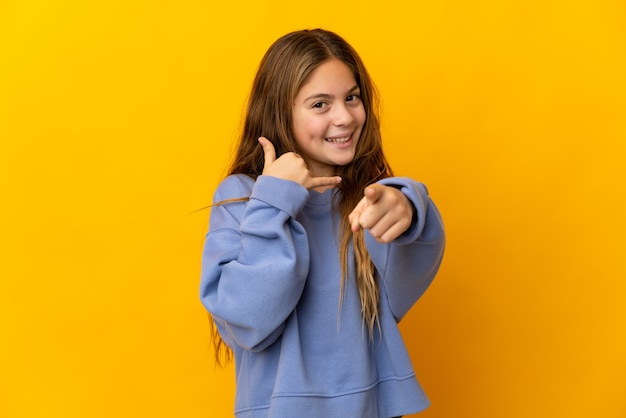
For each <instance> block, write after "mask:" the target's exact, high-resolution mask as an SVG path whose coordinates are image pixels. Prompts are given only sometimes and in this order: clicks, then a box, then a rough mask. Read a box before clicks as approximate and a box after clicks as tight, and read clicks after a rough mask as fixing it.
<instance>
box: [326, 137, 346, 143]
mask: <svg viewBox="0 0 626 418" xmlns="http://www.w3.org/2000/svg"><path fill="white" fill-rule="evenodd" d="M349 139H350V137H349V136H344V137H343V138H326V140H327V141H328V142H332V143H333V144H343V143H344V142H348V140H349Z"/></svg>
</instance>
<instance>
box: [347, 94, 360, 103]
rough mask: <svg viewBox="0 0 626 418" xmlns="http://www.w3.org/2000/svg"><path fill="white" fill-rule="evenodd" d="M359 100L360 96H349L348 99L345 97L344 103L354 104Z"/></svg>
mask: <svg viewBox="0 0 626 418" xmlns="http://www.w3.org/2000/svg"><path fill="white" fill-rule="evenodd" d="M359 99H360V96H359V95H358V94H351V95H349V96H348V97H346V102H356V101H357V100H359Z"/></svg>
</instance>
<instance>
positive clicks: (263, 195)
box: [200, 175, 444, 418]
mask: <svg viewBox="0 0 626 418" xmlns="http://www.w3.org/2000/svg"><path fill="white" fill-rule="evenodd" d="M380 183H382V184H385V185H389V186H394V187H397V188H399V189H400V190H401V191H402V192H403V193H404V194H405V195H406V196H407V197H408V198H409V200H410V201H411V202H412V204H413V205H414V206H415V209H416V215H415V219H414V220H413V223H412V225H411V227H409V229H408V230H407V231H406V232H405V233H404V234H403V235H401V236H400V237H398V238H397V239H396V240H395V241H394V242H392V243H390V244H381V243H378V242H377V241H375V240H374V239H373V238H372V237H371V235H369V233H368V232H366V233H365V235H366V236H365V238H366V245H367V249H368V252H369V254H370V256H371V258H372V261H373V263H374V265H375V267H376V276H377V280H378V283H379V286H380V303H379V315H380V331H379V330H378V329H375V333H374V338H373V340H372V339H371V338H370V336H369V332H368V330H367V327H365V326H364V325H363V320H362V316H361V304H360V299H359V293H358V290H357V288H356V284H355V279H354V276H353V275H351V276H350V278H349V281H348V286H347V289H346V294H345V299H344V301H343V305H342V307H341V310H339V290H340V277H341V265H340V260H339V242H338V241H339V239H338V228H337V226H338V225H339V216H338V213H337V211H336V210H333V194H334V193H336V191H335V190H334V189H329V190H327V191H325V192H323V193H318V192H316V191H309V190H307V189H306V188H304V187H302V186H300V185H299V184H297V183H295V182H291V181H287V180H282V179H278V178H275V177H269V176H260V177H258V179H257V180H256V181H255V180H253V179H251V178H250V177H248V176H245V175H234V176H229V177H227V178H226V179H225V180H224V181H223V182H222V183H221V184H220V186H219V187H218V189H217V191H216V193H215V197H214V202H220V201H223V200H227V199H233V198H241V197H250V199H249V200H248V201H245V202H234V203H227V204H223V205H219V206H214V207H213V209H212V212H211V218H210V225H209V232H208V234H207V237H206V241H205V246H204V253H203V260H202V280H201V289H200V293H201V300H202V303H203V304H204V306H205V307H206V309H207V310H208V311H209V312H210V313H211V315H212V316H213V319H214V320H215V322H216V324H217V328H218V330H219V332H220V335H221V337H222V339H223V340H224V342H225V343H226V344H227V345H228V346H229V347H231V348H232V349H233V351H234V355H235V365H236V375H237V376H236V381H237V389H236V400H235V415H236V416H237V417H238V418H267V417H271V418H320V417H324V418H375V417H380V418H389V417H396V416H400V415H406V414H410V413H415V412H418V411H420V410H422V409H424V408H426V407H427V406H428V404H429V401H428V398H427V397H426V395H425V394H424V392H423V391H422V388H421V387H420V385H419V383H418V382H417V379H416V377H415V373H414V371H413V367H412V365H411V360H410V358H409V355H408V353H407V350H406V347H405V345H404V342H403V341H402V337H401V335H400V332H399V329H398V325H397V323H398V321H400V319H401V318H402V317H403V316H404V315H405V314H406V312H407V311H408V310H409V309H410V308H411V306H412V305H413V304H414V303H415V302H416V301H417V300H418V299H419V297H420V296H421V295H422V294H423V293H424V291H425V290H426V288H427V287H428V286H429V284H430V283H431V281H432V280H433V278H434V276H435V274H436V272H437V270H438V268H439V265H440V263H441V259H442V257H443V250H444V230H443V225H442V221H441V218H440V215H439V213H438V211H437V209H436V207H435V206H434V204H433V203H432V202H431V200H430V198H429V197H428V193H427V190H426V188H425V187H424V186H423V185H422V184H420V183H417V182H415V181H413V180H411V179H408V178H397V177H394V178H387V179H384V180H382V181H380Z"/></svg>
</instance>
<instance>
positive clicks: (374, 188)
mask: <svg viewBox="0 0 626 418" xmlns="http://www.w3.org/2000/svg"><path fill="white" fill-rule="evenodd" d="M384 191H385V186H383V185H382V184H378V183H374V184H370V185H369V186H367V187H366V188H365V190H364V191H363V194H364V195H365V198H366V199H367V202H368V203H370V204H373V203H376V202H378V200H379V199H380V198H381V197H382V195H383V192H384Z"/></svg>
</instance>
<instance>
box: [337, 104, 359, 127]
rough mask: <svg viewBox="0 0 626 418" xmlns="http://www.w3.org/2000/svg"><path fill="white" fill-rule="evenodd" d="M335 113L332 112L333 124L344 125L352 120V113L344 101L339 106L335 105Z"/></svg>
mask: <svg viewBox="0 0 626 418" xmlns="http://www.w3.org/2000/svg"><path fill="white" fill-rule="evenodd" d="M334 110H335V113H334V114H333V124H334V125H335V126H346V125H350V124H351V123H352V122H354V119H355V118H354V115H353V114H352V109H350V108H349V107H348V106H347V105H346V104H345V103H342V104H341V105H339V106H335V109H334Z"/></svg>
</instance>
